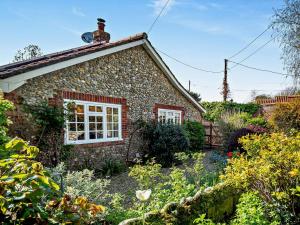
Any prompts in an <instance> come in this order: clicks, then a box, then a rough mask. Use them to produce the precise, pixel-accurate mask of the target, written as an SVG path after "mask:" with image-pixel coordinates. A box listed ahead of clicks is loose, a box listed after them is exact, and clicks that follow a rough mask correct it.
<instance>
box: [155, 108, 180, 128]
mask: <svg viewBox="0 0 300 225" xmlns="http://www.w3.org/2000/svg"><path fill="white" fill-rule="evenodd" d="M169 112H172V113H173V116H172V119H173V121H174V124H175V115H174V113H179V124H178V125H181V124H182V120H181V117H182V111H181V110H173V109H158V113H157V115H158V116H157V119H158V122H161V121H160V120H159V117H160V115H161V114H162V113H166V122H165V123H164V124H166V123H168V122H167V121H168V119H170V117H169V116H168V113H169Z"/></svg>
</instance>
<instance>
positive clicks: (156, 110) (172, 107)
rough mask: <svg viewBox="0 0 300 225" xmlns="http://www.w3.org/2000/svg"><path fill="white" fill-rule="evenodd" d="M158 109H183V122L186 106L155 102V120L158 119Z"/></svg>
mask: <svg viewBox="0 0 300 225" xmlns="http://www.w3.org/2000/svg"><path fill="white" fill-rule="evenodd" d="M158 109H170V110H180V111H181V122H182V123H183V121H184V114H185V108H184V107H182V106H175V105H165V104H159V103H155V105H154V108H153V113H154V115H155V120H156V121H157V120H158Z"/></svg>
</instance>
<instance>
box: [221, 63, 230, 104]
mask: <svg viewBox="0 0 300 225" xmlns="http://www.w3.org/2000/svg"><path fill="white" fill-rule="evenodd" d="M224 63H225V65H224V79H223V90H222V94H223V101H224V102H226V101H227V99H228V95H229V85H228V81H227V64H228V60H227V59H224Z"/></svg>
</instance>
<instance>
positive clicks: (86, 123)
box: [64, 99, 123, 144]
mask: <svg viewBox="0 0 300 225" xmlns="http://www.w3.org/2000/svg"><path fill="white" fill-rule="evenodd" d="M68 103H75V104H80V105H83V106H84V133H85V140H75V141H72V140H69V138H68V137H69V130H68V127H67V126H65V132H64V142H65V144H90V143H101V142H113V141H122V140H123V138H122V112H121V111H122V105H119V104H110V103H100V102H90V101H81V100H70V99H64V108H65V110H66V112H65V113H66V114H67V105H68ZM91 105H92V106H101V107H102V109H103V110H102V115H103V139H89V138H90V136H89V131H90V130H89V118H88V117H89V115H91V114H93V113H92V112H90V113H88V108H89V106H91ZM108 107H112V108H118V137H112V138H108V137H107V113H106V108H108ZM95 114H97V112H96V113H95ZM65 122H66V125H67V123H68V119H67V118H66V121H65Z"/></svg>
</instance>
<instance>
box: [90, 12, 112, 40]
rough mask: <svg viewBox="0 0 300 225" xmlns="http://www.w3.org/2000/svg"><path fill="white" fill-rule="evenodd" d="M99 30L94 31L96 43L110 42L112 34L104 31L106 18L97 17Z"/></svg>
mask: <svg viewBox="0 0 300 225" xmlns="http://www.w3.org/2000/svg"><path fill="white" fill-rule="evenodd" d="M97 21H98V22H97V24H98V30H96V31H94V33H93V34H94V43H95V42H100V43H102V42H105V43H108V42H109V40H110V34H109V33H107V32H105V31H104V27H105V20H104V19H102V18H98V19H97Z"/></svg>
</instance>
